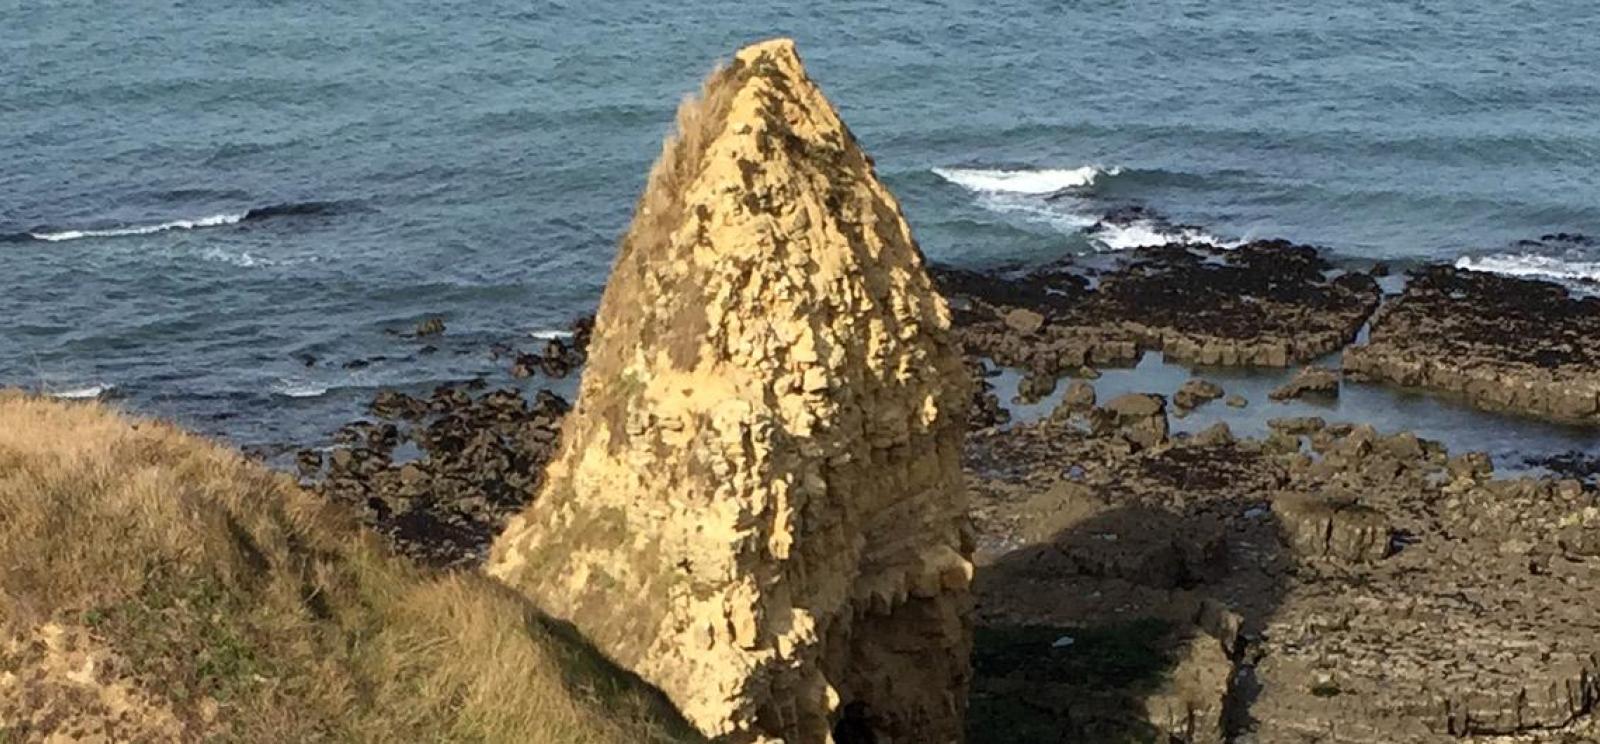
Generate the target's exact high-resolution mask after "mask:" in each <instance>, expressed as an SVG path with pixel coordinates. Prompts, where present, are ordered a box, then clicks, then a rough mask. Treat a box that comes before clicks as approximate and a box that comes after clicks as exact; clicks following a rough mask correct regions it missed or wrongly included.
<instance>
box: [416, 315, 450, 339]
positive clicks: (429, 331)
mask: <svg viewBox="0 0 1600 744" xmlns="http://www.w3.org/2000/svg"><path fill="white" fill-rule="evenodd" d="M413 333H414V334H415V335H416V336H417V338H423V337H425V336H437V335H439V334H441V333H444V318H439V317H434V318H428V319H427V320H424V321H422V322H421V323H418V324H417V328H416V330H415V331H414V332H413Z"/></svg>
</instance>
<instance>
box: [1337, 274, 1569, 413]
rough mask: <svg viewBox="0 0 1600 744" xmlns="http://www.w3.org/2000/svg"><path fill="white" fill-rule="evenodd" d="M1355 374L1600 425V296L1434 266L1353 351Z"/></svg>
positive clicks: (1347, 364) (1350, 360)
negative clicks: (1582, 294) (1574, 295)
mask: <svg viewBox="0 0 1600 744" xmlns="http://www.w3.org/2000/svg"><path fill="white" fill-rule="evenodd" d="M1344 369H1345V374H1347V375H1349V376H1350V377H1351V378H1352V379H1357V380H1374V381H1380V382H1391V383H1396V384H1400V385H1407V386H1413V387H1425V388H1435V389H1440V390H1447V391H1451V392H1455V393H1459V394H1461V395H1464V396H1466V397H1467V398H1468V399H1469V400H1471V401H1472V402H1473V403H1474V404H1476V405H1478V406H1481V407H1484V408H1490V409H1504V410H1513V411H1520V412H1524V413H1530V414H1535V415H1539V416H1545V417H1549V418H1554V419H1559V420H1564V421H1573V422H1579V423H1591V424H1592V423H1597V422H1600V298H1596V297H1587V298H1582V299H1579V298H1575V297H1572V296H1571V295H1570V294H1569V293H1568V291H1567V290H1566V289H1565V288H1563V287H1561V286H1559V285H1557V284H1552V283H1549V282H1541V281H1534V280H1528V279H1515V278H1510V277H1503V276H1498V275H1495V274H1486V273H1480V272H1474V271H1464V270H1461V269H1455V268H1452V267H1448V266H1433V267H1428V268H1426V269H1423V270H1420V271H1418V272H1416V273H1414V274H1413V275H1412V277H1411V281H1410V282H1409V283H1408V284H1407V285H1406V289H1405V292H1404V293H1403V294H1402V295H1401V296H1400V298H1399V299H1398V300H1396V301H1393V302H1391V303H1389V304H1388V305H1386V306H1384V308H1383V310H1382V311H1381V312H1380V313H1379V314H1378V316H1377V317H1376V318H1375V319H1374V320H1373V324H1372V333H1371V340H1370V341H1369V342H1368V343H1367V344H1365V345H1363V346H1355V347H1352V348H1350V349H1348V350H1347V351H1346V352H1345V355H1344Z"/></svg>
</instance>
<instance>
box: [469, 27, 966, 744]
mask: <svg viewBox="0 0 1600 744" xmlns="http://www.w3.org/2000/svg"><path fill="white" fill-rule="evenodd" d="M678 130H679V131H678V134H677V136H676V137H675V138H674V139H673V140H671V141H669V142H668V143H667V145H666V147H665V149H664V151H663V153H662V156H661V159H660V160H659V162H657V164H656V166H655V168H654V170H653V171H652V173H651V176H650V180H649V183H648V185H647V187H646V192H645V194H644V196H643V198H642V199H641V201H640V204H639V207H638V210H637V212H636V214H635V218H634V223H633V225H632V227H631V228H630V230H629V232H628V234H627V236H626V237H625V238H624V240H623V242H622V246H621V250H620V252H619V255H618V258H617V263H616V266H615V268H614V269H613V271H612V274H611V278H610V280H609V282H608V283H607V286H606V291H605V294H604V296H603V298H602V300H601V303H600V310H599V314H598V317H597V319H596V322H595V328H594V335H593V339H592V341H591V342H590V346H589V363H588V366H587V367H586V368H585V369H584V372H583V378H582V383H581V387H580V391H579V396H578V401H577V404H576V407H575V408H574V410H573V412H572V414H570V415H569V416H568V417H567V420H566V423H565V426H564V429H563V432H562V438H561V441H562V445H561V450H560V452H559V454H558V455H557V457H556V459H555V460H554V461H553V462H552V464H551V466H550V468H549V470H548V472H547V473H546V478H545V483H544V486H543V488H542V489H541V490H540V492H539V495H538V497H537V498H536V499H535V500H534V502H533V504H532V505H531V506H529V507H528V509H527V510H526V511H525V512H523V513H522V514H521V515H519V516H518V517H516V518H514V519H513V520H512V521H511V523H510V524H509V526H508V527H507V529H506V531H505V532H504V533H503V534H502V535H501V536H500V537H499V539H498V540H497V541H496V543H495V545H494V547H493V550H492V552H491V555H490V560H489V564H488V566H487V570H488V572H489V573H490V574H491V575H493V576H496V577H498V578H500V579H502V580H503V581H505V582H506V583H507V584H509V585H510V586H512V587H514V588H515V589H516V590H518V591H520V592H523V593H525V594H527V595H528V596H530V597H532V598H533V599H534V600H535V602H536V603H537V604H538V605H539V606H540V607H542V608H543V609H544V610H545V611H546V612H548V613H549V614H551V615H552V616H554V617H555V618H557V619H559V620H562V621H566V622H570V623H571V624H572V625H573V626H575V627H576V629H577V630H578V631H579V632H581V633H582V634H583V635H584V636H585V637H587V638H588V639H589V640H590V641H591V642H592V643H594V645H595V646H596V647H597V648H599V649H600V650H601V651H602V652H604V653H605V654H606V655H608V656H610V657H611V658H613V659H615V660H616V661H618V662H619V663H621V664H622V665H623V666H626V667H628V668H630V669H632V670H633V671H635V672H636V673H638V674H639V675H640V676H641V677H643V678H644V679H645V680H647V681H649V682H651V683H653V684H654V685H656V686H658V687H659V688H660V689H661V690H662V691H664V692H665V693H666V695H667V696H668V697H669V698H670V699H671V700H672V701H673V702H674V703H675V704H676V705H677V706H678V707H679V708H680V709H681V710H682V711H683V713H684V715H685V716H686V718H687V719H688V720H689V721H690V722H691V723H693V724H694V725H695V726H697V727H698V728H699V729H700V730H701V731H702V732H704V733H705V734H707V735H709V736H713V737H718V740H719V741H724V742H734V743H741V742H758V741H759V742H776V741H780V740H781V741H783V742H791V743H797V744H805V743H808V742H824V741H827V740H828V738H829V736H830V731H831V730H833V729H834V728H835V727H836V726H839V725H844V726H846V727H848V728H850V729H852V730H856V731H859V730H860V729H862V727H863V726H865V727H867V728H870V729H872V730H874V731H875V733H876V734H877V735H878V739H879V740H880V741H882V740H893V741H896V742H901V741H904V742H913V741H915V742H931V743H934V744H938V743H940V742H953V741H957V740H959V739H960V737H961V731H962V719H963V714H964V710H965V706H966V698H967V685H968V678H969V676H970V675H969V661H968V659H969V651H970V647H971V632H972V631H971V619H970V612H971V600H970V596H969V593H968V585H969V582H970V580H971V576H972V564H971V562H970V554H971V544H970V539H968V538H964V536H963V524H964V519H965V517H964V514H965V511H966V504H965V501H966V497H965V492H964V485H963V476H962V472H961V463H960V449H961V445H962V438H963V421H962V418H963V416H964V412H965V411H966V410H967V408H968V406H969V404H970V389H969V383H968V381H967V373H966V368H965V365H964V362H963V360H962V358H961V356H960V353H959V350H958V349H957V347H956V345H955V343H954V342H953V340H952V338H951V335H950V330H949V328H950V316H949V310H948V308H947V306H946V304H945V302H944V300H943V299H942V298H941V297H940V296H939V295H938V294H937V293H936V292H935V290H934V288H933V285H932V283H931V282H930V280H929V278H928V276H927V274H926V272H925V270H924V268H923V258H922V255H921V252H920V250H919V248H918V247H917V244H916V242H915V241H914V240H913V238H912V236H911V233H910V230H909V228H908V227H907V225H906V223H905V220H904V218H903V217H902V215H901V211H900V207H899V204H898V203H897V202H896V201H895V199H894V197H893V196H892V195H890V194H889V192H888V191H887V190H886V189H885V188H884V186H883V185H882V184H881V183H880V182H879V181H878V179H877V177H876V175H875V174H874V172H873V167H872V163H871V161H870V160H869V159H868V158H867V157H866V155H864V154H863V153H862V152H861V150H860V149H859V147H858V146H857V144H856V142H855V139H854V137H853V136H852V135H851V133H850V131H849V130H848V129H847V128H846V127H845V126H844V124H843V123H842V122H841V121H840V120H839V116H838V114H837V113H836V112H835V110H834V109H833V107H832V105H830V104H829V103H828V101H827V100H826V99H825V98H824V97H823V96H822V93H821V92H820V91H819V90H818V88H817V86H816V85H815V84H814V83H813V82H812V81H811V79H810V78H809V77H808V76H807V75H806V72H805V70H804V69H803V67H802V66H801V63H800V60H799V57H798V56H797V54H796V53H795V49H794V45H793V43H792V42H790V41H787V40H776V41H768V42H764V43H761V44H757V45H754V46H751V47H748V48H745V49H743V50H741V51H740V52H739V53H738V54H737V55H736V57H735V58H734V60H733V62H732V63H731V64H730V65H729V66H728V67H726V68H725V69H722V70H720V71H718V72H716V73H715V74H713V76H712V78H711V79H710V81H709V82H708V83H707V84H706V87H705V90H704V94H703V97H702V98H701V100H700V101H698V102H694V103H689V104H686V105H685V106H684V108H683V109H682V110H681V111H680V114H679V123H678ZM847 709H848V710H849V711H850V714H849V716H848V717H847V716H846V715H845V711H846V710H847ZM841 722H843V723H842V724H841Z"/></svg>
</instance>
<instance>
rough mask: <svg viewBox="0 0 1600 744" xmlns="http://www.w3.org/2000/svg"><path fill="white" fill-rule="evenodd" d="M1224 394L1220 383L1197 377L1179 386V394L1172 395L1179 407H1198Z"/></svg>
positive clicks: (1173, 403) (1173, 400) (1174, 403)
mask: <svg viewBox="0 0 1600 744" xmlns="http://www.w3.org/2000/svg"><path fill="white" fill-rule="evenodd" d="M1222 396H1223V390H1222V387H1221V386H1220V385H1218V384H1217V383H1214V382H1212V381H1210V380H1202V379H1200V378H1198V377H1197V378H1195V379H1192V380H1189V381H1187V382H1185V383H1183V385H1182V386H1180V387H1179V388H1178V392H1177V394H1175V395H1173V396H1172V405H1174V406H1177V407H1178V408H1196V407H1198V406H1200V405H1202V404H1205V403H1209V402H1211V401H1213V400H1216V399H1218V398H1221V397H1222Z"/></svg>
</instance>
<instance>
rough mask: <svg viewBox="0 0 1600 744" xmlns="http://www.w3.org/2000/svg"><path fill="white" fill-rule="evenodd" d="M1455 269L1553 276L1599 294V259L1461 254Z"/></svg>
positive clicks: (1537, 255) (1541, 276)
mask: <svg viewBox="0 0 1600 744" xmlns="http://www.w3.org/2000/svg"><path fill="white" fill-rule="evenodd" d="M1456 268H1458V269H1466V270H1468V271H1485V272H1489V273H1493V274H1502V275H1505V276H1517V277H1527V278H1530V279H1551V280H1555V281H1558V282H1562V283H1565V284H1568V285H1577V288H1579V289H1582V290H1584V291H1585V292H1586V293H1590V294H1594V293H1600V285H1597V284H1596V283H1597V282H1600V261H1585V260H1581V259H1577V258H1569V259H1563V258H1557V257H1554V256H1545V255H1540V254H1537V253H1497V254H1493V255H1488V256H1462V257H1460V258H1458V259H1456Z"/></svg>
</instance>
